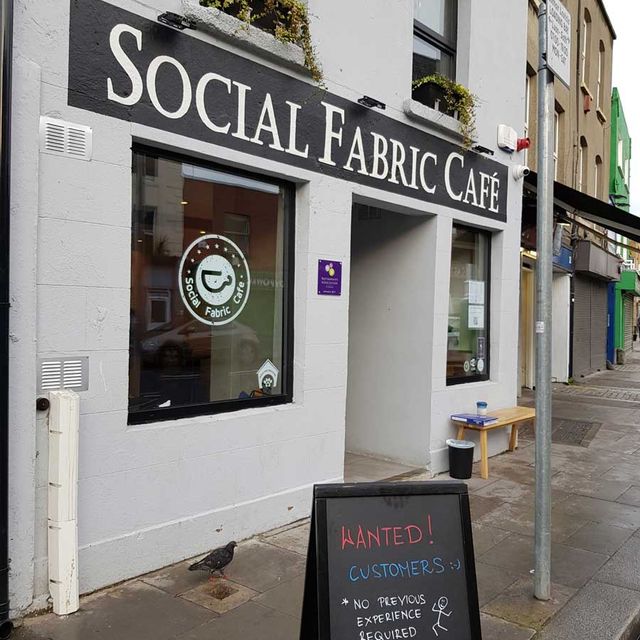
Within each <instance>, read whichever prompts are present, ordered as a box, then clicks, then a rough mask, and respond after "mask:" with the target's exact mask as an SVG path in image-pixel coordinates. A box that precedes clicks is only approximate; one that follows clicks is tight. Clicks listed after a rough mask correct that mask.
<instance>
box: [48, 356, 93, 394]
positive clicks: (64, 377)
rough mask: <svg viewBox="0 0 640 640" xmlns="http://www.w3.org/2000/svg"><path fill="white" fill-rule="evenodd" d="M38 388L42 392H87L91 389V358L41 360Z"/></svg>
mask: <svg viewBox="0 0 640 640" xmlns="http://www.w3.org/2000/svg"><path fill="white" fill-rule="evenodd" d="M38 388H39V389H40V391H57V390H59V389H72V390H73V391H86V390H87V389H88V388H89V358H88V357H87V356H83V357H81V358H43V359H41V360H40V366H39V380H38Z"/></svg>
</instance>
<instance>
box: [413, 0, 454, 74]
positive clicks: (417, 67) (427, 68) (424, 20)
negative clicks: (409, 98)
mask: <svg viewBox="0 0 640 640" xmlns="http://www.w3.org/2000/svg"><path fill="white" fill-rule="evenodd" d="M413 24H414V28H413V80H418V79H419V78H424V77H425V76H430V75H433V74H434V73H439V74H440V75H443V76H446V77H447V78H451V79H452V80H455V76H456V40H457V32H458V0H414V23H413Z"/></svg>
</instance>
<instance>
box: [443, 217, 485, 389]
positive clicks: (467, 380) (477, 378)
mask: <svg viewBox="0 0 640 640" xmlns="http://www.w3.org/2000/svg"><path fill="white" fill-rule="evenodd" d="M453 227H462V228H464V229H469V230H471V231H473V232H474V233H478V234H480V235H481V236H484V237H485V238H487V243H488V251H487V257H486V263H485V269H486V278H485V298H486V301H487V305H486V306H487V310H486V314H485V340H486V344H485V358H484V360H485V363H486V367H485V372H484V373H481V374H477V373H476V374H475V375H473V376H464V377H452V378H450V377H449V376H447V375H446V374H445V382H446V386H447V387H454V386H457V385H461V384H471V383H473V382H489V381H490V380H491V257H492V252H493V236H494V234H493V233H492V232H491V231H489V230H487V229H480V228H479V227H474V226H472V225H469V224H465V223H464V222H458V221H457V220H454V221H453V224H452V227H451V252H450V254H449V269H451V261H452V257H453ZM450 298H451V273H449V294H448V297H447V304H448V302H449V300H450ZM448 357H449V356H448V348H447V361H448ZM445 367H446V362H445Z"/></svg>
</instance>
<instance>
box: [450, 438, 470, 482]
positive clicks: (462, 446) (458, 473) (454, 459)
mask: <svg viewBox="0 0 640 640" xmlns="http://www.w3.org/2000/svg"><path fill="white" fill-rule="evenodd" d="M447 446H448V447H449V475H450V476H451V477H452V478H458V479H459V480H468V479H469V478H470V477H471V472H472V471H473V449H474V447H475V446H476V445H475V443H473V442H469V440H453V439H451V440H447Z"/></svg>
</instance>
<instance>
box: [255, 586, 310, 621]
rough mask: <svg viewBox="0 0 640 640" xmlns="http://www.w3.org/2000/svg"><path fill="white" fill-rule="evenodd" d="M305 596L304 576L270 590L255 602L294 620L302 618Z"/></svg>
mask: <svg viewBox="0 0 640 640" xmlns="http://www.w3.org/2000/svg"><path fill="white" fill-rule="evenodd" d="M303 594H304V576H298V577H297V578H294V579H293V580H289V582H284V583H283V584H281V585H279V586H277V587H275V588H274V589H269V591H265V592H264V593H262V594H260V595H259V596H257V597H256V598H254V602H256V603H258V604H260V605H262V606H264V607H269V608H270V609H275V610H276V611H279V612H280V613H286V614H287V615H289V616H292V617H294V618H300V617H301V616H302V596H303Z"/></svg>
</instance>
